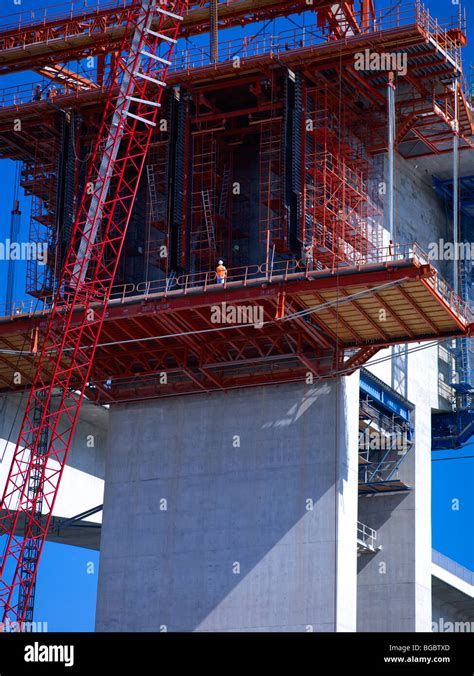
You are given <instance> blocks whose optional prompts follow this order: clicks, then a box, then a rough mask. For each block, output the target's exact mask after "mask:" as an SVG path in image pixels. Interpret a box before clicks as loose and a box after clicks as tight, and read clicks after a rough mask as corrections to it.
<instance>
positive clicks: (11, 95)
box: [0, 78, 107, 108]
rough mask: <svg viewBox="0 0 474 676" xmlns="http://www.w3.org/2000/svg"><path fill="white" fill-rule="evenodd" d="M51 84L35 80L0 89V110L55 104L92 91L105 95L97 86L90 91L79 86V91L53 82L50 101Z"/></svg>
mask: <svg viewBox="0 0 474 676" xmlns="http://www.w3.org/2000/svg"><path fill="white" fill-rule="evenodd" d="M52 84H53V81H52V80H49V79H46V78H43V79H42V80H36V81H35V82H32V83H28V84H21V85H17V86H15V87H6V88H5V89H0V108H8V107H11V106H24V105H25V104H28V103H32V104H35V105H36V104H38V103H40V102H41V101H42V102H50V103H51V104H55V103H57V102H58V99H61V98H63V97H68V99H70V97H75V98H77V97H80V96H82V95H83V94H84V93H86V92H87V91H91V92H92V91H94V92H96V93H98V94H100V93H106V91H107V90H106V89H105V88H100V87H97V86H95V85H94V86H92V87H90V89H87V88H86V87H85V85H81V89H80V90H79V89H78V88H73V87H72V86H71V87H66V86H65V85H61V84H58V83H57V82H54V85H55V88H56V96H55V98H54V99H51V98H50V97H49V96H48V91H49V87H50V86H51V85H52ZM37 87H39V90H40V93H38V90H37Z"/></svg>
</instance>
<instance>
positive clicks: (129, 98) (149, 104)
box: [125, 96, 161, 108]
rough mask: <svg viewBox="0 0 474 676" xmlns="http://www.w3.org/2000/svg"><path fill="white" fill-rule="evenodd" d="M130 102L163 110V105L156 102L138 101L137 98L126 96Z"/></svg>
mask: <svg viewBox="0 0 474 676" xmlns="http://www.w3.org/2000/svg"><path fill="white" fill-rule="evenodd" d="M125 98H126V99H127V100H128V101H136V102H137V103H145V104H146V105H147V106H155V108H161V103H157V102H156V101H145V99H137V97H136V96H126V97H125Z"/></svg>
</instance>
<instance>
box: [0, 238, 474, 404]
mask: <svg viewBox="0 0 474 676" xmlns="http://www.w3.org/2000/svg"><path fill="white" fill-rule="evenodd" d="M167 285H168V288H167ZM35 307H38V304H37V303H36V305H35V301H31V302H29V303H28V304H26V305H25V304H18V305H14V306H13V307H11V308H9V309H8V315H9V316H4V317H3V318H2V319H1V320H0V350H1V354H0V382H1V385H0V387H1V389H2V390H3V391H8V390H12V389H13V390H15V389H18V388H19V387H20V388H21V387H22V386H25V385H26V386H27V385H28V384H29V382H30V380H31V378H32V377H33V374H34V372H35V368H36V357H35V355H34V354H33V353H32V352H31V346H32V341H33V342H34V337H35V328H36V327H39V330H41V328H43V327H44V326H45V324H46V321H47V316H48V310H39V311H38V310H35ZM4 314H6V313H5V309H4ZM76 316H77V324H78V325H79V324H80V321H81V308H78V309H77V310H76ZM473 326H474V317H473V315H472V312H471V311H470V309H469V307H468V306H467V305H466V304H465V303H463V302H461V301H460V300H459V299H457V298H456V297H455V295H454V294H453V292H452V291H451V290H450V289H449V287H448V286H447V285H446V284H445V283H444V282H443V280H442V279H441V278H440V276H439V275H438V274H437V272H436V270H435V269H434V268H433V266H432V265H431V264H430V263H429V261H428V258H427V257H426V255H425V254H423V252H422V251H421V250H420V249H419V247H417V246H416V245H413V246H410V247H402V246H400V247H398V248H397V249H396V251H395V253H394V252H390V251H388V250H387V249H384V250H381V251H378V252H372V254H371V256H370V257H369V258H368V259H366V260H362V259H361V260H360V261H359V262H358V264H357V265H353V266H350V265H347V266H346V267H343V268H338V269H337V270H334V271H332V272H328V271H320V272H318V271H312V270H309V269H308V267H306V268H302V267H300V266H299V265H298V264H297V263H295V262H294V261H286V262H278V263H275V265H274V266H273V268H272V269H270V270H269V271H268V273H266V272H265V266H264V265H261V266H257V265H255V266H247V267H245V268H236V269H230V270H229V275H228V279H227V281H226V283H225V285H223V286H221V285H218V284H216V279H215V273H213V272H209V273H201V274H198V275H184V276H183V277H180V278H178V279H177V280H175V281H174V282H173V284H170V283H169V282H168V283H167V282H163V281H160V282H156V283H153V282H147V283H141V284H138V285H133V284H128V285H124V286H120V287H114V291H113V294H112V298H111V300H110V302H109V305H108V310H107V314H106V318H105V322H104V325H103V330H102V333H101V338H100V341H99V347H98V350H97V353H96V357H95V360H94V367H93V375H92V378H91V380H90V382H89V385H88V388H87V395H88V396H89V397H90V398H91V399H93V400H95V401H97V402H99V403H108V402H115V401H131V400H138V399H146V398H156V397H166V396H172V395H181V394H190V393H194V392H203V391H205V392H211V391H222V390H227V389H233V388H240V387H249V386H254V385H262V384H275V383H284V382H293V381H301V380H305V379H306V378H307V376H308V373H310V374H312V375H313V376H314V378H315V379H319V378H327V377H334V376H335V375H337V374H348V373H351V372H353V371H354V370H355V369H356V368H359V367H360V366H362V365H363V364H364V363H365V362H366V361H367V360H368V359H370V358H371V357H372V356H373V355H374V354H375V353H376V352H377V351H378V350H379V349H381V348H383V347H387V346H388V345H393V344H397V343H410V342H421V341H429V340H441V339H444V338H452V337H455V336H466V335H468V334H470V332H471V331H472V329H473ZM19 350H26V352H25V353H24V354H23V355H19V354H18V352H17V351H19ZM63 364H64V365H65V366H66V365H67V352H66V353H65V354H64V355H63ZM14 373H17V374H18V373H19V374H20V375H21V379H20V380H21V382H20V383H18V382H17V383H16V385H12V382H13V374H14ZM45 375H46V374H45ZM17 380H18V378H17Z"/></svg>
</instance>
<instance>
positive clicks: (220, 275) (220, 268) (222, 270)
mask: <svg viewBox="0 0 474 676" xmlns="http://www.w3.org/2000/svg"><path fill="white" fill-rule="evenodd" d="M216 277H217V283H218V284H225V280H226V279H227V268H226V267H225V265H224V261H219V262H218V264H217V268H216Z"/></svg>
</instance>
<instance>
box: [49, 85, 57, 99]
mask: <svg viewBox="0 0 474 676" xmlns="http://www.w3.org/2000/svg"><path fill="white" fill-rule="evenodd" d="M57 95H58V90H57V89H56V87H55V86H54V85H53V86H52V87H51V89H50V90H49V92H48V99H55V98H56V96H57Z"/></svg>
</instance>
